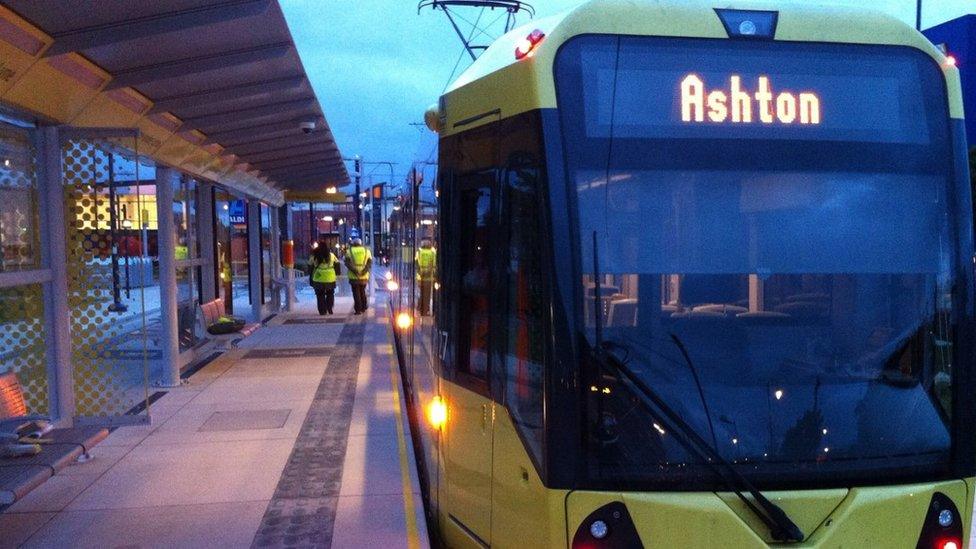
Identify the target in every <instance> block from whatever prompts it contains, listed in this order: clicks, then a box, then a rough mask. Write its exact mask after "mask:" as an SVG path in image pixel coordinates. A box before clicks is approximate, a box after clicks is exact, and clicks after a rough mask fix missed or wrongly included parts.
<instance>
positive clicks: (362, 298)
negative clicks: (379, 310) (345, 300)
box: [346, 238, 373, 315]
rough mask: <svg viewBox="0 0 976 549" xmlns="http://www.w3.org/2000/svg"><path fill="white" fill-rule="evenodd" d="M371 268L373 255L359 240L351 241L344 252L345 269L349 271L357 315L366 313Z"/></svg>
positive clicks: (354, 308)
mask: <svg viewBox="0 0 976 549" xmlns="http://www.w3.org/2000/svg"><path fill="white" fill-rule="evenodd" d="M372 268H373V255H372V254H371V253H369V249H367V248H366V247H365V246H363V240H362V239H361V238H354V239H352V246H349V249H348V250H346V269H347V270H348V271H349V286H350V287H351V288H352V300H353V310H354V311H355V313H356V314H357V315H361V314H363V313H364V312H366V308H367V306H368V304H367V302H366V284H369V270H370V269H372Z"/></svg>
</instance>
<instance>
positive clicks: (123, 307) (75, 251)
mask: <svg viewBox="0 0 976 549" xmlns="http://www.w3.org/2000/svg"><path fill="white" fill-rule="evenodd" d="M135 150H137V148H136V139H135V138H134V137H118V138H103V137H97V138H88V137H85V136H84V135H83V134H69V136H67V137H66V138H65V139H64V140H63V142H62V157H63V158H62V164H63V177H64V179H63V184H64V187H65V212H66V219H65V223H66V236H67V242H66V248H67V257H66V262H67V270H68V309H69V311H70V315H71V317H70V329H71V349H72V350H71V361H72V367H73V370H74V386H75V404H76V413H77V415H78V416H80V417H82V418H88V420H91V421H96V422H112V421H119V420H120V419H121V417H122V416H126V417H128V418H129V419H127V420H126V421H127V422H129V421H132V420H138V416H131V415H127V412H128V411H129V410H130V409H132V408H133V407H134V406H135V405H136V404H137V403H139V402H143V401H145V399H146V398H147V394H148V382H149V378H150V376H151V374H152V372H151V371H150V370H151V368H152V370H159V369H161V368H162V364H161V361H160V360H159V359H160V358H161V353H160V351H159V349H158V347H155V346H154V348H153V349H150V347H149V342H150V341H154V342H158V340H159V337H160V325H159V323H158V320H154V321H150V319H149V318H148V316H147V314H146V313H147V309H149V308H150V307H152V299H153V297H152V296H153V295H155V296H156V297H155V299H156V302H157V303H158V295H159V291H158V286H155V285H154V284H153V283H152V277H151V275H150V274H149V273H151V270H152V269H151V268H148V269H147V270H148V271H149V272H148V273H147V272H144V271H143V270H141V269H140V270H139V272H140V273H141V274H140V276H138V277H137V280H140V281H141V282H140V283H139V284H138V288H133V287H132V286H133V285H132V284H131V281H130V284H129V286H128V287H126V286H125V282H126V280H125V275H124V270H123V269H124V264H125V259H126V258H128V256H129V254H128V253H120V248H121V249H123V250H126V248H125V246H120V242H124V240H123V239H124V238H125V227H124V226H123V224H122V221H123V219H125V218H124V217H123V212H122V209H121V207H120V204H121V203H128V204H134V205H135V206H136V211H138V212H140V218H138V224H139V225H140V226H145V223H144V221H146V220H144V219H142V218H141V213H142V212H144V211H147V210H148V206H147V203H146V201H145V200H144V197H143V195H142V191H143V190H144V189H142V188H141V187H140V185H139V182H140V164H139V162H138V161H137V160H138V159H137V157H136V156H135V155H134V154H133V153H132V151H135ZM123 195H124V196H127V197H128V200H120V198H119V197H120V196H123ZM145 232H146V231H144V232H143V234H145ZM130 267H131V265H130ZM129 274H130V277H131V276H132V273H131V272H130V273H129ZM133 290H135V292H133ZM127 293H129V294H133V293H137V295H136V296H132V298H130V299H125V298H124V296H125V294H127ZM156 308H158V305H156ZM143 417H145V416H144V415H143Z"/></svg>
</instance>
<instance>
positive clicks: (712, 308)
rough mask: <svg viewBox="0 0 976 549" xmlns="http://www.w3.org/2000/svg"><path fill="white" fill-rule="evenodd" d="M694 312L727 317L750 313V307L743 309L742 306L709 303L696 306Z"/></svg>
mask: <svg viewBox="0 0 976 549" xmlns="http://www.w3.org/2000/svg"><path fill="white" fill-rule="evenodd" d="M691 310H692V312H695V313H698V312H705V313H721V314H723V315H727V316H735V315H738V314H741V313H745V312H748V311H749V308H748V307H742V306H740V305H730V304H728V303H708V304H705V305H696V306H694V307H692V308H691Z"/></svg>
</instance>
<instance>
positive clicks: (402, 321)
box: [396, 312, 413, 330]
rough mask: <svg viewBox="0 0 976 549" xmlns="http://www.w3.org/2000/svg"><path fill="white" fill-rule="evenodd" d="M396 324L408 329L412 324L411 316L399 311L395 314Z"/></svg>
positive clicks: (402, 328) (398, 326)
mask: <svg viewBox="0 0 976 549" xmlns="http://www.w3.org/2000/svg"><path fill="white" fill-rule="evenodd" d="M396 325H397V328H400V329H401V330H406V329H409V328H410V327H411V326H413V317H412V316H410V313H407V312H403V313H400V314H398V315H397V316H396Z"/></svg>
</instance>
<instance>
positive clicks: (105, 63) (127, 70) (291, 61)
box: [2, 0, 349, 193]
mask: <svg viewBox="0 0 976 549" xmlns="http://www.w3.org/2000/svg"><path fill="white" fill-rule="evenodd" d="M2 3H3V4H4V5H6V6H7V7H8V8H10V9H11V10H13V11H14V12H16V13H17V14H18V15H20V16H21V17H23V18H24V19H26V20H28V21H30V22H31V23H32V24H34V25H36V26H37V27H38V28H39V29H41V30H42V31H44V32H45V33H47V34H48V35H50V36H51V37H52V38H53V43H52V44H51V46H50V47H49V48H48V49H47V50H45V51H44V52H43V56H44V57H52V56H59V55H64V54H68V53H70V52H77V53H78V54H80V55H82V56H83V57H85V58H87V59H88V60H89V61H91V62H93V63H94V64H96V65H98V66H99V67H100V68H102V69H104V70H105V71H107V72H108V73H109V74H110V75H111V77H112V79H111V81H109V83H108V84H107V86H106V88H105V90H112V89H120V88H125V87H129V88H132V89H134V90H136V91H137V92H139V93H141V94H142V95H144V96H145V97H146V98H148V99H149V100H151V101H152V102H153V106H152V107H151V109H150V111H149V112H148V113H147V115H148V114H154V113H166V112H168V113H171V114H172V115H174V116H176V117H177V118H179V120H180V121H182V124H183V125H182V127H181V128H180V131H181V132H186V131H189V130H192V129H195V130H198V131H199V132H201V133H202V134H204V135H205V136H206V137H205V141H204V142H203V143H202V144H205V145H208V144H219V145H220V146H221V147H223V150H224V153H225V154H228V153H231V154H233V155H235V156H236V157H237V162H239V163H243V164H246V165H247V166H248V167H249V169H252V170H257V171H259V172H260V174H261V175H263V176H265V177H267V180H268V183H269V184H271V185H273V186H274V187H276V188H278V189H281V190H284V191H286V193H287V192H299V193H300V192H314V191H319V190H321V189H323V188H324V187H326V186H342V185H345V184H348V182H349V175H348V172H347V171H346V168H345V166H344V164H343V162H342V157H341V154H340V153H339V150H338V147H337V146H336V143H335V140H334V138H333V136H332V132H331V130H330V129H329V125H328V122H327V121H326V119H325V116H324V114H323V112H322V108H321V106H320V105H319V101H318V99H317V98H316V96H315V92H314V91H313V90H312V87H311V84H310V83H309V81H308V78H307V76H306V74H305V69H304V67H303V66H302V62H301V59H300V58H299V56H298V53H297V51H296V49H295V44H294V42H293V40H292V37H291V33H290V32H289V30H288V25H287V24H286V22H285V18H284V16H283V15H282V11H281V6H280V5H279V4H278V2H277V0H153V1H152V2H133V1H132V0H99V1H98V2H82V3H79V2H76V1H73V0H2ZM310 124H314V129H313V130H312V131H310V132H307V131H306V128H308V126H309V125H310Z"/></svg>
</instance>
